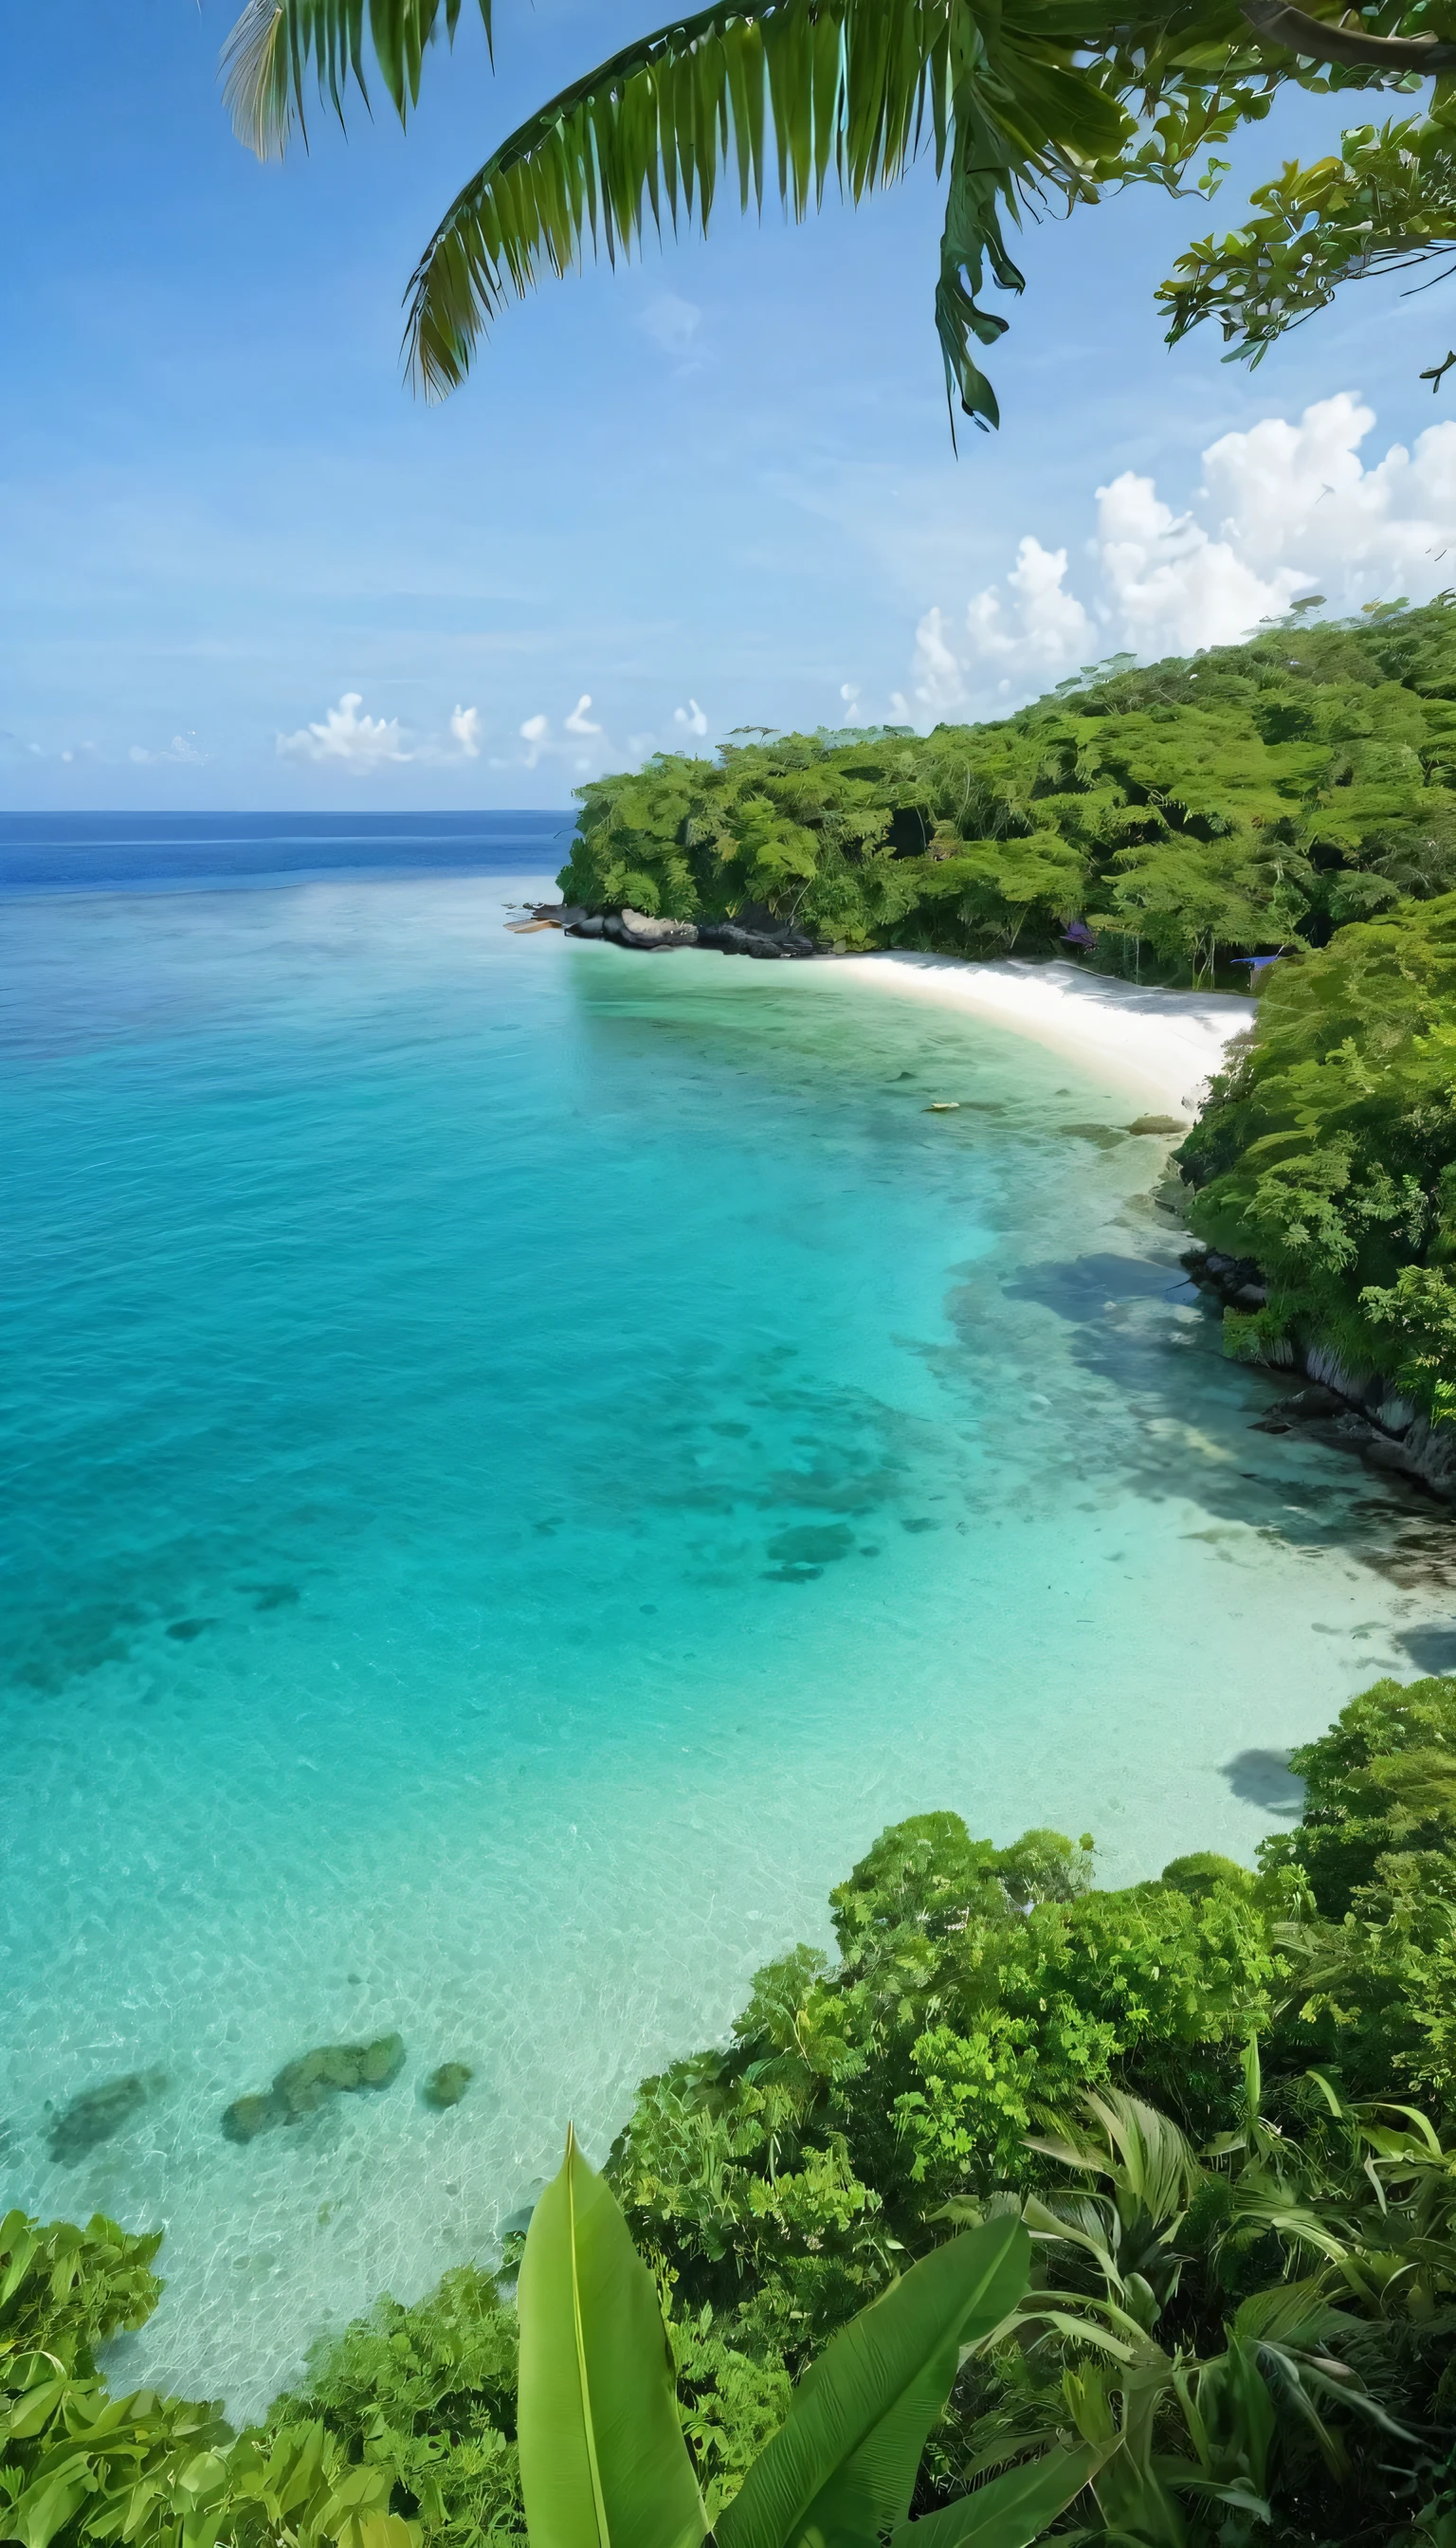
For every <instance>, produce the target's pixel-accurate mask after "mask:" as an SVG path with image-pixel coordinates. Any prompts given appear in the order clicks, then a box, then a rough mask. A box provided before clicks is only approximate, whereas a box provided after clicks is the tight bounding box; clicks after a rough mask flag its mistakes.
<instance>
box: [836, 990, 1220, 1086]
mask: <svg viewBox="0 0 1456 2548" xmlns="http://www.w3.org/2000/svg"><path fill="white" fill-rule="evenodd" d="M831 960H832V961H833V962H834V965H835V969H836V971H837V972H840V973H848V974H850V975H851V976H852V977H853V978H854V979H855V980H857V981H861V982H867V983H870V984H873V985H874V986H875V987H876V988H878V989H879V990H882V991H896V992H899V993H900V994H901V996H902V997H905V998H909V999H915V1000H928V1001H930V1002H932V1003H933V1004H934V1005H935V1006H936V1007H938V1008H947V1009H960V1010H962V1011H964V1012H967V1013H969V1014H970V1015H973V1016H976V1017H983V1018H990V1019H993V1020H994V1021H995V1022H996V1024H997V1025H998V1026H1003V1027H1006V1028H1008V1029H1010V1031H1011V1032H1012V1033H1013V1034H1015V1035H1024V1036H1030V1037H1031V1038H1032V1039H1033V1041H1034V1042H1035V1043H1037V1044H1040V1045H1045V1046H1047V1047H1048V1049H1049V1050H1051V1051H1053V1052H1060V1053H1065V1055H1066V1057H1067V1059H1068V1060H1069V1061H1078V1062H1081V1063H1083V1064H1085V1065H1086V1066H1087V1067H1088V1068H1094V1067H1095V1068H1096V1070H1097V1071H1098V1073H1099V1074H1100V1076H1101V1077H1102V1078H1103V1079H1105V1080H1107V1081H1109V1082H1110V1083H1112V1084H1113V1085H1114V1086H1116V1087H1119V1088H1124V1089H1126V1090H1127V1092H1128V1094H1129V1095H1130V1096H1133V1097H1137V1098H1138V1099H1140V1100H1141V1102H1142V1104H1143V1105H1144V1106H1145V1107H1147V1108H1149V1110H1151V1109H1153V1108H1155V1109H1156V1111H1157V1112H1158V1113H1159V1114H1166V1115H1181V1116H1185V1117H1187V1118H1188V1119H1189V1120H1190V1121H1191V1120H1192V1118H1193V1117H1194V1116H1195V1115H1196V1114H1197V1112H1198V1109H1199V1107H1200V1105H1201V1104H1202V1102H1203V1098H1204V1094H1205V1092H1206V1090H1207V1086H1208V1082H1209V1080H1210V1079H1211V1078H1212V1076H1213V1074H1214V1072H1215V1071H1216V1070H1219V1069H1221V1068H1222V1067H1223V1063H1224V1059H1225V1054H1226V1052H1227V1049H1228V1047H1229V1043H1230V1042H1231V1040H1232V1038H1233V1037H1234V1036H1236V1035H1238V1034H1240V1033H1241V1032H1242V1030H1243V1029H1244V1028H1245V1027H1247V1026H1249V1025H1251V1023H1252V1021H1253V1017H1254V1013H1255V1012H1254V1002H1253V1001H1252V1000H1245V999H1239V998H1238V997H1237V996H1236V995H1235V994H1233V993H1231V992H1228V991H1160V990H1151V989H1144V988H1143V987H1142V985H1141V984H1139V983H1137V982H1123V981H1118V980H1116V979H1115V978H1114V977H1113V976H1112V975H1111V974H1107V973H1088V972H1084V971H1083V970H1082V968H1081V966H1080V965H1078V964H1068V963H1063V962H1061V961H1059V960H1057V961H1053V962H1051V963H1049V964H1039V963H1033V962H1031V961H1030V960H1028V959H1027V958H1025V957H1022V956H1007V957H1005V958H1003V959H1002V960H1001V961H1000V962H998V963H991V964H976V963H971V962H969V961H968V960H966V959H965V958H963V957H961V956H921V955H916V954H913V953H912V952H911V951H909V950H908V949H904V948H896V949H893V950H890V951H887V952H885V953H883V954H877V955H873V956H837V957H834V958H832V959H831Z"/></svg>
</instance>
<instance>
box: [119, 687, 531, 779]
mask: <svg viewBox="0 0 1456 2548" xmlns="http://www.w3.org/2000/svg"><path fill="white" fill-rule="evenodd" d="M363 705H364V701H363V697H362V695H361V693H360V692H359V691H358V690H345V692H344V694H343V697H342V698H341V699H340V700H339V703H338V705H337V707H336V708H330V709H329V710H328V713H327V715H326V716H325V717H324V718H323V720H322V722H321V724H319V723H314V724H310V725H306V726H301V727H300V728H299V730H298V732H297V734H281V735H280V736H279V737H278V750H279V752H280V753H281V754H283V755H284V757H285V758H286V759H289V760H294V761H318V762H329V763H332V764H334V765H335V766H339V767H342V768H343V769H345V770H348V771H350V772H351V773H352V774H354V775H355V776H356V777H361V778H367V777H368V776H369V775H370V774H371V773H372V772H373V771H376V770H384V769H389V768H391V767H393V766H396V765H399V764H403V763H405V762H411V761H423V762H434V763H440V762H443V763H447V764H448V763H450V762H452V761H453V762H459V761H479V759H480V757H481V732H482V719H481V712H480V709H479V708H475V707H471V708H464V707H460V706H458V705H457V706H456V707H454V708H452V709H451V711H450V718H449V727H448V733H447V734H446V735H437V734H433V735H424V736H423V737H420V738H418V739H415V738H414V737H413V736H411V734H410V731H409V728H408V727H407V726H403V725H402V724H401V722H400V720H399V718H398V717H372V716H367V715H362V716H361V714H360V710H361V708H362V707H363ZM175 743H176V739H175V738H174V747H173V750H172V751H171V752H170V753H150V754H143V753H140V752H138V751H137V747H136V746H135V745H134V746H133V749H132V758H133V760H134V761H137V760H153V761H155V760H162V761H171V760H177V759H180V758H181V757H182V756H181V755H179V754H178V752H177V751H176V748H175Z"/></svg>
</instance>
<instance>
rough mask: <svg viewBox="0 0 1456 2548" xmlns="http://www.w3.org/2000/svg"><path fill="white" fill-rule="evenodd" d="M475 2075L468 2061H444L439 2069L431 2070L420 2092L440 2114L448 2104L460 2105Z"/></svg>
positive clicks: (428, 2103) (425, 2101) (427, 2103)
mask: <svg viewBox="0 0 1456 2548" xmlns="http://www.w3.org/2000/svg"><path fill="white" fill-rule="evenodd" d="M474 2077H475V2072H474V2071H473V2070H472V2068H471V2066H470V2063H469V2062H468V2061H442V2062H441V2063H440V2066H439V2068H438V2070H431V2072H430V2074H429V2077H428V2078H427V2079H426V2081H425V2083H424V2086H423V2087H422V2088H421V2089H420V2092H419V2093H420V2096H421V2097H422V2098H423V2100H424V2103H425V2104H426V2105H427V2106H433V2107H434V2109H435V2112H436V2113H437V2114H440V2113H443V2111H444V2109H445V2108H446V2107H447V2106H458V2105H459V2103H460V2100H461V2098H462V2097H463V2096H464V2094H465V2091H466V2089H467V2088H468V2087H469V2086H470V2083H471V2081H472V2079H473V2078H474Z"/></svg>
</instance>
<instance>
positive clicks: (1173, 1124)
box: [1127, 1115, 1188, 1133]
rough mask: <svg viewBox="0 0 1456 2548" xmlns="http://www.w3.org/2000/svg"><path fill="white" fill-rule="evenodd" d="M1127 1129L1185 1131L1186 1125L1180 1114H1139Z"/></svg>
mask: <svg viewBox="0 0 1456 2548" xmlns="http://www.w3.org/2000/svg"><path fill="white" fill-rule="evenodd" d="M1127 1129H1128V1131H1129V1132H1130V1133H1186V1132H1187V1130H1188V1127H1187V1125H1186V1124H1185V1122H1184V1120H1183V1118H1182V1116H1181V1115H1139V1116H1138V1121H1137V1123H1136V1124H1130V1125H1129V1126H1128V1128H1127Z"/></svg>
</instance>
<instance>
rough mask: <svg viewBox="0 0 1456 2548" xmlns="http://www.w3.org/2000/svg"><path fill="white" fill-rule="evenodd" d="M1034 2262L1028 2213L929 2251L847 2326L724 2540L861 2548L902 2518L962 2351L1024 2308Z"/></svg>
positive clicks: (754, 2472)
mask: <svg viewBox="0 0 1456 2548" xmlns="http://www.w3.org/2000/svg"><path fill="white" fill-rule="evenodd" d="M1030 2260H1031V2240H1030V2238H1029V2237H1028V2235H1027V2232H1026V2230H1025V2229H1024V2228H1023V2227H1022V2224H1021V2223H1020V2221H1017V2220H1014V2219H1003V2220H999V2221H991V2222H988V2223H987V2224H986V2226H985V2227H984V2228H983V2229H972V2230H969V2231H967V2232H965V2233H964V2234H963V2235H962V2236H960V2237H958V2238H952V2239H950V2240H948V2242H947V2244H946V2245H945V2246H944V2247H938V2248H936V2250H935V2251H934V2253H933V2254H931V2255H929V2256H925V2257H923V2258H922V2259H921V2261H920V2263H919V2264H918V2265H914V2266H912V2267H911V2269H910V2272H909V2273H908V2274H906V2275H904V2276H903V2277H902V2279H901V2280H900V2281H899V2282H898V2283H895V2284H893V2285H892V2286H891V2288H890V2290H889V2291H887V2292H886V2293H885V2294H884V2295H883V2297H882V2298H881V2299H880V2300H877V2301H875V2302H874V2304H873V2306H872V2307H871V2308H869V2309H867V2310H865V2311H864V2312H863V2313H862V2314H861V2316H860V2317H859V2318H857V2319H856V2320H854V2322H853V2324H852V2325H850V2326H848V2327H846V2328H845V2330H844V2332H843V2333H842V2334H840V2335H837V2336H836V2337H835V2339H834V2341H833V2343H832V2344H830V2345H828V2346H826V2348H825V2350H824V2352H823V2353H822V2354H821V2355H820V2356H819V2359H818V2361H817V2362H815V2363H813V2364H812V2365H811V2366H810V2368H809V2370H808V2371H806V2372H805V2374H804V2377H803V2379H802V2380H801V2382H800V2383H799V2386H798V2389H797V2391H796V2392H795V2395H794V2401H793V2405H792V2407H791V2408H790V2410H789V2414H788V2420H787V2422H786V2423H785V2424H784V2425H783V2427H782V2429H781V2431H779V2432H778V2433H776V2434H775V2435H774V2439H773V2441H772V2442H770V2444H769V2446H768V2448H767V2449H766V2450H765V2451H763V2452H762V2453H761V2454H760V2456H759V2458H758V2459H757V2460H756V2461H755V2463H754V2465H753V2467H752V2468H751V2469H750V2471H749V2473H748V2476H747V2478H746V2479H745V2480H744V2483H743V2487H742V2489H741V2491H740V2493H739V2494H738V2496H737V2497H736V2499H735V2501H734V2502H733V2503H731V2504H730V2505H729V2506H728V2509H727V2510H726V2512H724V2513H722V2514H720V2516H719V2518H718V2523H717V2536H718V2540H719V2543H720V2548H793V2544H794V2543H797V2542H799V2541H801V2540H806V2539H807V2538H808V2537H809V2535H810V2534H811V2533H812V2534H813V2535H814V2536H815V2538H816V2539H817V2540H819V2541H822V2542H823V2543H824V2548H850V2543H856V2544H857V2548H859V2543H870V2542H873V2541H875V2540H877V2539H878V2538H879V2537H880V2535H881V2534H882V2533H883V2532H884V2531H886V2530H889V2529H891V2528H893V2527H894V2525H895V2524H896V2523H897V2522H901V2521H903V2520H904V2518H905V2515H906V2513H907V2512H908V2511H909V2508H910V2497H911V2494H912V2492H913V2490H914V2486H915V2477H916V2472H917V2470H918V2468H919V2466H920V2456H921V2453H922V2451H923V2450H924V2448H925V2441H926V2436H927V2434H928V2433H929V2431H930V2428H931V2426H932V2424H933V2423H934V2422H935V2420H936V2418H937V2416H938V2415H939V2414H940V2413H941V2412H942V2410H943V2409H944V2407H945V2404H946V2400H947V2399H948V2397H949V2396H950V2394H951V2384H952V2382H953V2381H954V2379H955V2377H956V2369H957V2367H958V2364H959V2361H960V2355H961V2350H962V2348H963V2347H965V2346H968V2345H974V2344H978V2343H980V2342H982V2341H983V2340H984V2339H985V2337H986V2336H988V2335H989V2334H991V2333H992V2331H993V2330H994V2329H995V2328H996V2327H998V2326H999V2325H1000V2324H1001V2322H1002V2320H1004V2319H1005V2318H1007V2317H1008V2316H1009V2314H1010V2313H1011V2311H1012V2310H1014V2309H1015V2308H1016V2305H1017V2303H1018V2302H1019V2301H1020V2300H1021V2298H1022V2296H1023V2294H1024V2293H1025V2291H1026V2288H1027V2283H1028V2280H1029V2278H1030Z"/></svg>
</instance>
